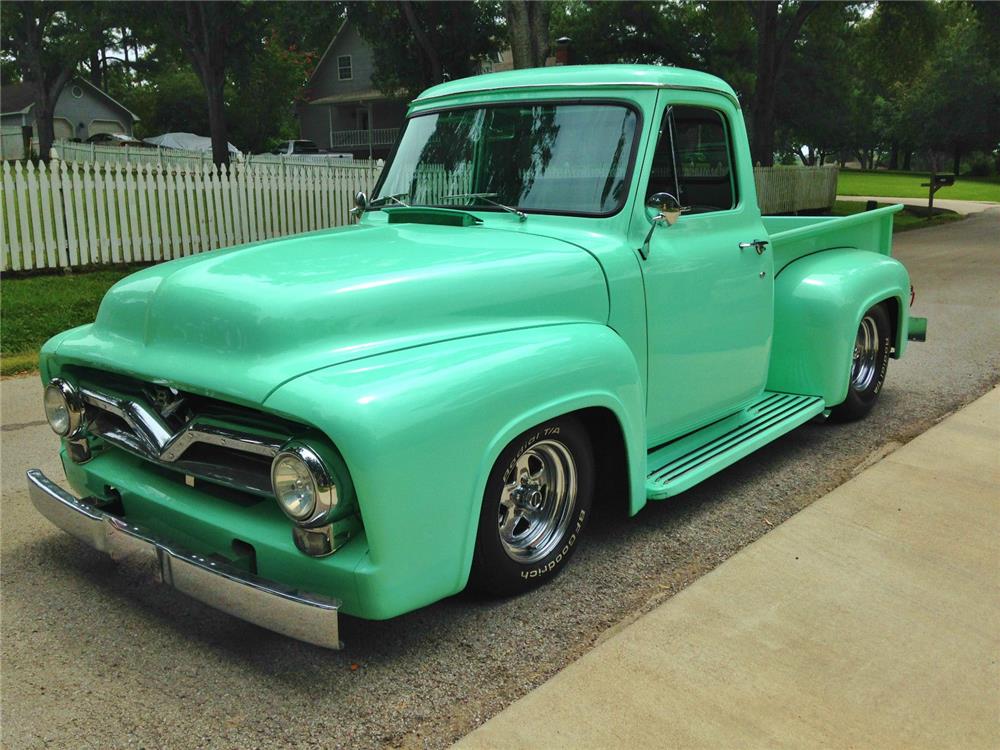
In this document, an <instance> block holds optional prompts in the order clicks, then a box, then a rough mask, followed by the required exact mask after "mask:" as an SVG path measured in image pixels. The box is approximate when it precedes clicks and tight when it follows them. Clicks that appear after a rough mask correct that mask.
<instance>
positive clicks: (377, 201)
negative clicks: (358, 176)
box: [368, 193, 410, 208]
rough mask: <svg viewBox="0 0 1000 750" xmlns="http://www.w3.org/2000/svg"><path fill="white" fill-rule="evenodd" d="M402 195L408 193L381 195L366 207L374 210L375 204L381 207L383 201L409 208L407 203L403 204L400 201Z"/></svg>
mask: <svg viewBox="0 0 1000 750" xmlns="http://www.w3.org/2000/svg"><path fill="white" fill-rule="evenodd" d="M404 195H409V193H396V194H395V195H382V196H379V197H378V198H376V199H375V200H373V201H372V202H371V203H369V204H368V205H369V206H371V207H372V208H374V207H375V205H376V204H378V205H381V204H382V202H384V201H392V202H393V203H398V204H399V205H400V206H406V207H407V208H409V207H410V204H409V203H404V202H403V201H401V200H400V198H402V197H403V196H404Z"/></svg>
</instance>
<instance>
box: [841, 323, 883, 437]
mask: <svg viewBox="0 0 1000 750" xmlns="http://www.w3.org/2000/svg"><path fill="white" fill-rule="evenodd" d="M891 350H892V324H891V323H890V321H889V314H888V313H887V312H886V309H885V306H884V305H882V304H878V305H875V306H874V307H872V308H871V309H869V310H868V311H867V312H866V313H865V314H864V316H863V317H862V318H861V323H860V324H859V325H858V331H857V334H856V335H855V337H854V350H853V351H852V354H851V374H850V382H849V384H848V386H847V398H845V399H844V401H843V402H842V403H840V404H838V405H837V406H835V407H833V409H832V410H831V411H830V419H831V420H833V421H835V422H850V421H853V420H855V419H861V418H862V417H864V416H865V415H867V414H868V412H869V411H871V408H872V407H873V406H874V405H875V401H876V400H877V399H878V394H879V391H881V390H882V384H883V383H884V382H885V374H886V370H887V369H888V367H889V352H890V351H891Z"/></svg>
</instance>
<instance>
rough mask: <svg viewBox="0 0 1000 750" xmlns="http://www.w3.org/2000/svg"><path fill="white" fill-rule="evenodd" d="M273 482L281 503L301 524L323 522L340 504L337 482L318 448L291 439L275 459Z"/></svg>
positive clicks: (276, 496)
mask: <svg viewBox="0 0 1000 750" xmlns="http://www.w3.org/2000/svg"><path fill="white" fill-rule="evenodd" d="M271 486H272V487H273V488H274V496H275V498H277V500H278V505H279V506H280V507H281V509H282V510H283V511H284V512H285V515H287V516H288V517H289V518H291V519H292V520H293V521H295V522H296V523H297V524H299V525H300V526H306V527H308V526H320V525H322V524H324V523H327V522H328V521H329V520H330V516H331V514H332V512H333V510H334V508H336V506H337V499H338V498H337V486H336V484H335V483H334V480H333V477H332V476H331V475H330V472H329V470H328V469H327V468H326V465H325V464H324V463H323V460H322V459H321V458H320V457H319V455H317V454H316V452H315V451H314V450H313V449H312V448H310V447H309V446H307V445H303V444H301V443H291V444H289V445H286V446H285V447H284V448H282V450H281V452H280V453H279V454H278V455H277V456H275V457H274V461H273V462H272V463H271Z"/></svg>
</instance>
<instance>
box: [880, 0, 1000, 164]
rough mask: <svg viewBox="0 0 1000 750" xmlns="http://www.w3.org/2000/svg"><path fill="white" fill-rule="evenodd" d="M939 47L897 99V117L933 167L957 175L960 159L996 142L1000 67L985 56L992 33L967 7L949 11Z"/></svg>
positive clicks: (999, 131)
mask: <svg viewBox="0 0 1000 750" xmlns="http://www.w3.org/2000/svg"><path fill="white" fill-rule="evenodd" d="M948 11H949V18H948V19H947V23H946V26H945V29H944V30H943V32H942V33H941V36H940V38H939V41H938V44H937V45H936V47H935V48H934V49H933V51H932V54H931V55H929V56H928V59H927V61H926V63H925V65H924V66H923V68H922V69H921V70H920V71H919V72H918V74H917V75H916V76H915V80H914V81H913V82H912V83H911V84H910V86H908V87H907V90H906V92H905V95H904V96H903V97H902V98H901V101H900V108H901V115H900V118H901V119H902V120H905V121H906V122H907V123H908V126H909V132H910V134H911V137H912V138H913V142H914V145H917V146H919V147H921V148H923V149H924V150H925V151H926V152H927V154H928V156H929V158H930V161H931V168H932V169H934V170H939V169H942V168H944V167H945V166H946V164H948V162H947V161H946V159H947V158H948V157H950V165H949V166H950V167H951V169H952V171H954V172H955V173H956V174H958V173H959V172H960V171H961V167H962V158H963V156H965V155H967V154H969V153H970V152H972V151H974V150H983V151H986V152H993V151H994V150H995V149H996V148H997V146H998V142H1000V69H998V67H997V66H996V65H995V64H993V61H992V60H991V59H990V57H989V55H988V54H984V50H987V49H988V47H989V44H990V40H991V38H992V36H993V34H994V33H995V29H990V28H984V25H983V22H982V20H981V18H982V17H981V16H979V15H978V14H977V13H974V12H972V11H971V10H970V8H969V7H968V6H959V5H956V6H952V7H949V8H948Z"/></svg>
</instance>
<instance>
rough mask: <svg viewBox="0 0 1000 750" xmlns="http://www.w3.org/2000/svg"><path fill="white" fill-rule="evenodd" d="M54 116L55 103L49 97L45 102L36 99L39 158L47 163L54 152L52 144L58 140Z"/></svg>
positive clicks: (36, 133)
mask: <svg viewBox="0 0 1000 750" xmlns="http://www.w3.org/2000/svg"><path fill="white" fill-rule="evenodd" d="M54 116H55V105H54V104H50V103H49V102H48V101H47V99H46V101H45V102H44V104H43V103H42V102H41V101H39V100H38V99H37V98H36V99H35V138H37V139H38V158H39V159H41V160H42V161H44V162H46V163H47V162H48V161H49V156H50V154H51V152H52V144H53V143H54V142H55V140H56V129H55V124H54V122H53V119H54ZM25 156H28V154H25Z"/></svg>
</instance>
